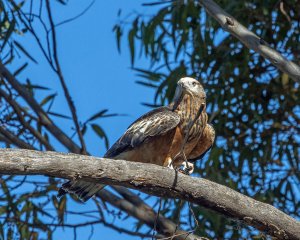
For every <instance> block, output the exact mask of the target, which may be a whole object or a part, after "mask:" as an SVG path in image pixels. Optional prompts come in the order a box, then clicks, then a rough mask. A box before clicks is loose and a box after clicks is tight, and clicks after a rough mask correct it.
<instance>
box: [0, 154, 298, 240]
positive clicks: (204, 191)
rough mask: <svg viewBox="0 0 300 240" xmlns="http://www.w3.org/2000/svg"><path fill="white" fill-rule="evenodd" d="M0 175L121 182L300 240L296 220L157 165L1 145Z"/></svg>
mask: <svg viewBox="0 0 300 240" xmlns="http://www.w3.org/2000/svg"><path fill="white" fill-rule="evenodd" d="M0 173H1V174H19V175H34V174H38V175H47V176H53V177H59V178H68V179H79V178H80V179H84V180H87V181H91V182H99V183H104V184H110V185H121V186H125V187H129V188H133V189H138V190H140V191H142V192H145V193H148V194H151V195H156V196H164V197H169V198H179V199H184V200H186V201H189V202H192V203H195V204H198V205H201V206H203V207H206V208H208V209H211V210H214V211H216V212H218V213H220V214H223V215H225V216H226V217H228V218H231V219H234V220H238V221H241V222H243V223H244V224H247V225H250V226H253V227H255V228H257V229H258V230H260V231H263V232H265V233H267V234H269V235H271V236H274V237H277V238H278V239H300V222H299V221H296V220H295V219H293V218H292V217H290V216H288V215H286V214H284V213H283V212H281V211H280V210H278V209H276V208H275V207H273V206H271V205H269V204H266V203H262V202H259V201H256V200H254V199H252V198H250V197H247V196H245V195H242V194H240V193H238V192H236V191H234V190H232V189H230V188H228V187H225V186H223V185H220V184H217V183H214V182H211V181H208V180H206V179H202V178H195V177H190V176H186V175H183V174H181V173H178V172H175V171H174V170H171V169H167V168H164V167H161V166H157V165H153V164H144V163H134V162H128V161H124V160H111V159H104V158H96V157H90V156H85V155H77V154H64V153H57V152H39V151H33V150H17V149H1V150H0Z"/></svg>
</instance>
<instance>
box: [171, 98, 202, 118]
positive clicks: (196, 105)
mask: <svg viewBox="0 0 300 240" xmlns="http://www.w3.org/2000/svg"><path fill="white" fill-rule="evenodd" d="M202 103H205V100H203V99H202V98H200V97H199V96H193V97H192V96H190V95H189V94H185V96H184V97H183V99H182V100H181V102H180V104H179V105H178V107H177V108H176V110H175V112H177V113H179V115H182V114H183V115H185V116H188V117H192V118H195V117H196V115H197V113H198V111H199V109H200V106H201V104H202ZM205 111H206V108H205V107H204V109H203V112H205Z"/></svg>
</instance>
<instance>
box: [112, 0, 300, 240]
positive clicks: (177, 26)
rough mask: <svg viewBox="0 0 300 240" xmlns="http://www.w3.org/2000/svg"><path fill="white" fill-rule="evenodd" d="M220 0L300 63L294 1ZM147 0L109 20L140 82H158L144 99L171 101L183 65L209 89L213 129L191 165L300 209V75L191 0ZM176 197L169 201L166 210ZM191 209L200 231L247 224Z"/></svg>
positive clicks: (227, 232)
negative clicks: (206, 152) (143, 61)
mask: <svg viewBox="0 0 300 240" xmlns="http://www.w3.org/2000/svg"><path fill="white" fill-rule="evenodd" d="M217 2H218V4H220V5H221V7H222V8H223V9H224V10H226V11H227V12H229V13H230V14H231V15H233V16H234V17H235V18H236V19H238V21H240V22H241V23H242V24H244V25H245V26H246V27H247V28H248V29H250V30H251V31H253V32H255V33H256V34H258V35H259V36H260V37H261V38H263V39H264V40H265V41H266V42H268V43H269V44H270V45H271V46H272V47H273V48H275V49H276V50H278V51H279V52H281V53H282V54H283V55H284V56H286V57H288V58H289V59H291V60H293V61H295V62H296V63H297V64H299V63H300V61H299V59H300V48H299V41H300V28H299V22H300V15H299V12H300V2H299V1H283V2H280V1H276V0H266V1H259V0H256V1H227V0H223V1H221V0H220V1H217ZM145 5H147V7H151V8H153V9H152V10H153V11H154V14H153V16H151V17H149V16H145V15H143V14H142V13H141V14H140V13H137V14H136V15H135V16H133V17H132V20H131V23H129V24H126V23H124V22H122V21H120V22H121V23H120V24H118V25H116V26H115V28H114V29H118V32H116V37H117V40H118V42H119V41H120V34H119V32H122V33H123V35H126V33H127V36H128V37H127V39H126V38H125V39H126V40H127V41H128V43H129V47H130V54H131V62H132V65H134V69H135V71H136V73H137V77H138V81H137V83H139V84H142V85H143V86H145V87H150V88H155V89H156V94H155V96H154V101H153V103H150V104H148V105H149V106H158V105H162V104H166V103H167V102H170V100H171V99H172V97H173V94H174V89H175V84H176V81H177V80H178V79H179V78H180V77H183V76H186V75H189V76H193V77H196V78H198V79H199V81H200V82H201V83H202V84H203V85H204V87H205V89H206V90H207V95H208V112H209V116H210V119H209V121H210V122H212V123H213V125H214V128H215V129H216V133H217V138H216V144H215V146H214V147H213V148H212V151H211V153H210V156H209V159H206V158H205V159H204V160H201V161H199V162H198V163H197V173H198V174H197V175H199V176H203V177H206V178H208V179H210V180H212V181H215V182H218V183H221V184H225V185H227V186H229V187H231V188H234V189H237V190H238V191H240V192H242V193H243V194H246V195H249V196H253V197H254V198H256V199H257V200H260V201H263V202H268V203H270V204H273V205H274V206H276V207H278V208H280V209H281V210H283V211H284V212H286V213H288V214H290V215H292V216H295V217H297V218H298V219H299V218H300V204H299V202H300V195H299V191H300V188H299V186H300V175H299V172H300V159H299V156H300V147H299V143H300V140H299V139H300V133H299V131H300V129H299V123H300V112H299V107H300V106H299V102H300V94H299V93H300V91H299V83H296V82H294V81H293V80H291V79H290V78H289V77H288V76H287V75H286V74H283V73H282V72H280V71H278V69H276V68H275V67H273V66H272V65H271V64H270V63H269V62H268V61H266V60H265V59H264V58H263V57H261V56H259V55H258V54H257V53H255V52H253V51H249V49H247V47H245V46H243V45H242V44H241V43H240V42H239V41H238V40H237V39H236V38H234V37H233V36H231V35H230V34H228V33H226V32H224V31H223V29H222V28H221V27H220V25H219V24H218V23H217V22H216V21H215V20H213V19H212V18H211V17H210V16H208V15H207V14H206V12H205V11H204V9H203V8H202V7H201V6H200V5H199V4H198V3H197V1H161V2H157V3H154V4H149V3H147V4H145ZM127 22H128V21H127ZM119 45H120V44H119ZM138 51H140V56H142V57H145V58H147V59H148V60H149V64H150V65H149V67H144V66H143V68H142V67H141V66H137V65H136V62H135V59H136V58H137V57H138V56H137V52H138ZM166 201H169V200H166ZM177 207H178V204H176V203H175V205H171V207H170V210H169V213H170V214H171V215H172V216H173V215H174V214H175V213H174V212H173V211H174V208H175V209H176V208H177ZM194 211H195V212H196V213H197V217H198V221H199V223H200V226H199V228H198V233H199V234H200V235H204V236H210V237H219V238H222V237H225V236H226V237H228V236H229V237H230V236H231V237H233V238H237V237H238V236H239V235H240V234H241V233H243V234H246V233H245V229H247V228H246V227H244V226H239V227H238V228H237V229H232V225H234V223H232V222H230V221H229V220H225V219H224V218H222V217H220V216H217V215H216V214H214V213H211V212H208V211H206V210H204V209H198V208H195V209H194ZM249 234H254V235H255V234H256V233H255V232H253V231H252V233H251V232H249ZM254 235H252V237H254Z"/></svg>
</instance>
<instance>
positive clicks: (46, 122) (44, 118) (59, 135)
mask: <svg viewBox="0 0 300 240" xmlns="http://www.w3.org/2000/svg"><path fill="white" fill-rule="evenodd" d="M0 76H2V77H4V78H5V79H6V80H7V82H8V83H9V84H10V85H11V86H12V87H13V88H14V90H15V91H17V92H18V93H19V95H20V96H21V97H22V98H23V99H24V100H25V101H26V102H27V103H28V104H29V106H30V107H31V108H32V109H33V110H34V112H35V113H36V114H37V115H38V117H39V119H40V122H41V124H43V126H45V127H46V129H48V131H49V132H50V133H51V134H52V135H53V136H55V137H56V139H57V140H58V141H60V142H61V143H62V144H63V145H64V146H65V147H66V148H67V149H68V150H69V151H71V152H74V153H80V152H81V150H80V148H79V147H78V146H77V144H76V143H74V142H73V141H72V139H70V138H69V137H68V136H67V135H66V134H65V133H64V132H63V131H62V130H61V129H60V128H58V127H57V126H56V125H55V124H54V123H53V121H52V120H51V119H50V118H49V116H48V115H47V113H45V111H44V110H43V109H42V107H41V106H40V105H39V104H38V103H37V101H36V100H35V99H34V98H33V96H31V95H30V94H29V93H28V91H27V89H26V88H25V87H24V86H23V85H22V84H20V83H19V81H18V80H17V79H16V78H15V76H13V75H12V74H11V73H10V72H9V71H8V69H7V68H6V67H5V66H4V65H3V64H2V63H1V62H0Z"/></svg>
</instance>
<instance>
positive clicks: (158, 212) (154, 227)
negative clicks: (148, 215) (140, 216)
mask: <svg viewBox="0 0 300 240" xmlns="http://www.w3.org/2000/svg"><path fill="white" fill-rule="evenodd" d="M161 201H162V200H161V197H160V198H159V204H158V210H157V213H156V217H155V221H154V224H153V229H152V231H153V234H152V240H153V239H154V237H155V233H156V232H157V230H156V227H157V222H158V219H159V214H160V210H161Z"/></svg>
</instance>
